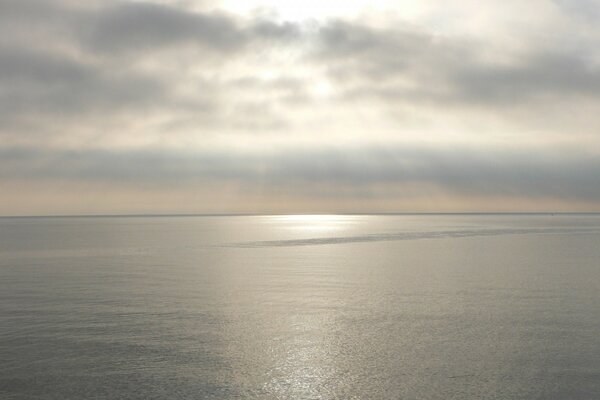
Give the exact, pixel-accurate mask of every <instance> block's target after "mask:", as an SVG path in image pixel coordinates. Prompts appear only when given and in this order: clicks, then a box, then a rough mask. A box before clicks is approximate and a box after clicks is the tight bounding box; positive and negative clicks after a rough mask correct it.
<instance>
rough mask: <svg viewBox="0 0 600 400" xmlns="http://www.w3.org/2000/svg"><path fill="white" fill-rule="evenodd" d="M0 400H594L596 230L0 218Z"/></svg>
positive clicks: (599, 385) (538, 218)
mask: <svg viewBox="0 0 600 400" xmlns="http://www.w3.org/2000/svg"><path fill="white" fill-rule="evenodd" d="M0 399H3V400H17V399H18V400H29V399H32V400H34V399H48V400H50V399H52V400H54V399H56V400H59V399H60V400H65V399H78V400H79V399H300V400H304V399H307V400H310V399H444V400H447V399H495V400H497V399H557V400H568V399H586V400H588V399H600V215H596V214H405V215H266V216H257V215H248V216H244V215H236V216H103V217H16V218H15V217H13V218H0Z"/></svg>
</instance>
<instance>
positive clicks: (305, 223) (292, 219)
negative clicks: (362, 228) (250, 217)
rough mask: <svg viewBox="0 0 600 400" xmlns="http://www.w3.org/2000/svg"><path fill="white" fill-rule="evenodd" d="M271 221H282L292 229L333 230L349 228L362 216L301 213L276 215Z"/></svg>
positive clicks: (309, 230)
mask: <svg viewBox="0 0 600 400" xmlns="http://www.w3.org/2000/svg"><path fill="white" fill-rule="evenodd" d="M269 218H270V221H271V222H274V223H281V224H284V225H285V228H286V229H288V230H292V231H305V232H315V233H316V232H331V231H340V230H344V229H347V228H348V227H349V226H350V225H353V224H355V223H356V222H358V220H359V219H360V218H361V216H356V215H335V214H313V215H309V214H299V215H274V216H271V217H269Z"/></svg>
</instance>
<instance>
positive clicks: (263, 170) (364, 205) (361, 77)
mask: <svg viewBox="0 0 600 400" xmlns="http://www.w3.org/2000/svg"><path fill="white" fill-rule="evenodd" d="M447 3H448V2H443V1H437V0H427V1H420V2H416V1H411V0H405V1H395V2H391V1H390V2H387V1H378V2H361V1H355V2H345V3H343V4H342V3H340V2H336V1H330V2H327V1H326V2H322V4H319V3H318V2H308V3H306V5H305V6H304V7H303V8H299V6H298V5H297V4H296V3H295V2H291V1H290V2H288V1H279V2H268V1H265V2H261V1H255V2H243V3H240V2H236V1H233V0H231V1H223V2H214V1H186V2H163V1H153V2H151V1H90V2H77V1H70V0H47V1H42V0H33V1H29V0H19V1H17V0H5V1H3V2H1V3H0V184H1V185H2V192H3V196H2V197H1V198H0V214H32V213H33V214H44V213H106V212H110V213H113V212H336V211H339V212H342V211H343V212H347V211H358V212H378V211H386V212H390V211H435V210H440V211H478V210H496V211H498V210H507V211H508V210H534V209H538V210H600V190H599V189H598V188H599V187H600V182H598V178H597V177H598V176H600V161H598V160H600V158H598V157H599V155H600V152H599V151H598V150H596V149H599V148H600V137H598V133H597V132H598V131H599V130H600V120H599V119H598V118H597V115H598V112H600V52H599V51H598V50H597V49H599V48H600V29H599V28H597V25H598V24H597V22H598V18H599V17H598V16H599V15H600V7H598V6H597V5H596V3H595V2H592V1H586V0H581V1H576V0H555V1H551V0H545V1H542V0H534V1H531V2H526V3H524V2H522V1H516V0H513V1H494V0H490V1H485V2H475V1H471V0H463V1H460V2H452V4H447Z"/></svg>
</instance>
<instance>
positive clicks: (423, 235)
mask: <svg viewBox="0 0 600 400" xmlns="http://www.w3.org/2000/svg"><path fill="white" fill-rule="evenodd" d="M585 233H600V230H599V229H597V228H590V229H585V228H528V229H479V230H460V231H430V232H397V233H382V234H370V235H360V236H339V237H320V238H307V239H287V240H262V241H255V242H239V243H234V244H232V245H230V246H228V247H238V248H260V247H294V246H319V245H328V244H345V243H367V242H388V241H399V240H418V239H444V238H462V237H474V236H501V235H524V234H538V235H550V234H585Z"/></svg>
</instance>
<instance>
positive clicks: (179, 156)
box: [0, 146, 600, 201]
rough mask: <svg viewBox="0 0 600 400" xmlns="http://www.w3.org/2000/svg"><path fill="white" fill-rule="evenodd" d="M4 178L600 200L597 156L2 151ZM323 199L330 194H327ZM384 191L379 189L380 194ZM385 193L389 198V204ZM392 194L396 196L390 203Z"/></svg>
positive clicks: (424, 150)
mask: <svg viewBox="0 0 600 400" xmlns="http://www.w3.org/2000/svg"><path fill="white" fill-rule="evenodd" d="M0 171H1V172H0V178H13V179H14V178H19V179H26V180H59V179H68V180H74V181H82V182H90V181H105V182H111V183H114V184H127V183H133V182H137V183H142V184H157V185H159V186H161V185H162V186H165V185H166V186H173V185H175V186H177V185H183V186H186V185H190V184H194V183H195V184H202V183H207V182H221V183H223V182H225V183H227V182H228V183H233V184H235V185H237V186H239V187H245V186H252V185H257V184H259V185H262V186H263V187H266V188H269V189H272V190H276V189H277V188H286V190H293V191H298V192H303V194H304V195H311V194H314V193H312V191H313V190H315V188H321V187H323V186H324V185H325V186H331V187H335V188H338V189H339V188H342V191H341V193H342V194H345V195H348V196H353V195H356V194H357V193H361V192H364V193H370V192H372V188H377V187H385V188H387V189H385V190H390V188H394V187H398V188H399V189H401V188H402V187H404V186H403V185H414V184H418V185H426V186H428V187H430V188H437V189H438V190H442V191H443V192H445V193H450V194H454V195H462V196H482V195H483V196H490V197H494V196H502V197H522V196H526V197H531V198H536V197H540V198H557V199H567V200H568V199H579V200H586V201H600V158H599V157H598V156H597V154H595V153H589V152H579V151H573V150H571V151H567V152H565V151H563V152H560V153H559V152H555V151H552V150H550V149H546V150H536V151H534V150H531V151H525V150H487V151H481V150H472V149H466V148H465V149H455V150H447V149H446V150H443V149H433V148H429V147H408V146H392V147H385V148H383V147H375V146H371V147H363V148H358V147H356V148H346V149H345V150H341V149H340V148H337V149H334V148H330V149H321V150H314V149H312V150H311V149H290V150H287V151H279V152H271V153H268V154H262V153H261V154H257V153H239V152H238V153H235V152H231V151H223V150H206V151H200V152H194V153H192V152H189V153H182V152H180V151H179V152H169V151H158V150H135V151H106V150H105V151H99V150H96V151H89V150H88V151H48V150H45V149H31V148H12V149H3V150H1V151H0ZM319 190H320V189H319ZM377 190H379V189H377ZM385 190H384V192H383V193H380V194H382V195H384V196H385V195H386V193H385ZM387 195H389V193H388V194H387Z"/></svg>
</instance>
